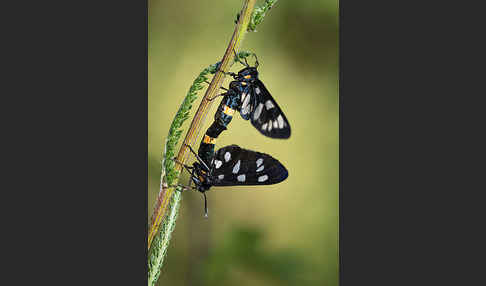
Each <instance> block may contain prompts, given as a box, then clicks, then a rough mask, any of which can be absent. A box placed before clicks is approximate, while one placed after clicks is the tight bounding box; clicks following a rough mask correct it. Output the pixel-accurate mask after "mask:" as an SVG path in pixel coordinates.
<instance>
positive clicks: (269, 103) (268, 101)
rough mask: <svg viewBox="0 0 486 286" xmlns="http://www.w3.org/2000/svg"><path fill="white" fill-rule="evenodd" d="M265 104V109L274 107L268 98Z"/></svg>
mask: <svg viewBox="0 0 486 286" xmlns="http://www.w3.org/2000/svg"><path fill="white" fill-rule="evenodd" d="M265 106H266V107H267V110H268V109H272V108H274V107H275V105H273V102H272V101H271V100H270V99H269V100H267V102H265Z"/></svg>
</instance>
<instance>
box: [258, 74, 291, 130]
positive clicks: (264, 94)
mask: <svg viewBox="0 0 486 286" xmlns="http://www.w3.org/2000/svg"><path fill="white" fill-rule="evenodd" d="M251 94H252V96H253V97H254V98H255V104H254V107H253V110H252V112H251V114H250V117H251V124H253V126H254V127H255V128H256V129H257V130H258V131H260V133H262V134H263V135H265V136H267V137H271V138H280V139H287V138H289V137H290V124H289V122H288V120H287V117H286V116H285V114H284V113H283V112H282V110H281V109H280V107H279V106H278V104H277V102H276V101H275V100H274V99H273V97H272V95H270V92H268V90H267V89H266V87H265V85H263V82H262V81H260V80H258V79H257V80H256V83H255V85H254V86H253V88H252V89H251Z"/></svg>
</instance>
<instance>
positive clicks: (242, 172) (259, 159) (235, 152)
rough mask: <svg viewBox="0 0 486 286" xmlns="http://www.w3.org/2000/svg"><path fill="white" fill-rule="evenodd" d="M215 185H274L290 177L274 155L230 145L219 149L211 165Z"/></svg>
mask: <svg viewBox="0 0 486 286" xmlns="http://www.w3.org/2000/svg"><path fill="white" fill-rule="evenodd" d="M210 176H211V180H212V185H213V186H239V185H272V184H277V183H280V182H282V181H283V180H285V179H286V178H287V177H288V171H287V169H286V168H285V167H284V166H283V165H282V164H281V163H280V162H279V161H278V160H277V159H275V158H273V157H272V156H270V155H268V154H265V153H260V152H256V151H252V150H247V149H243V148H241V147H239V146H237V145H230V146H226V147H223V148H221V149H219V150H218V151H217V152H216V154H215V157H214V160H213V163H212V165H211V175H210Z"/></svg>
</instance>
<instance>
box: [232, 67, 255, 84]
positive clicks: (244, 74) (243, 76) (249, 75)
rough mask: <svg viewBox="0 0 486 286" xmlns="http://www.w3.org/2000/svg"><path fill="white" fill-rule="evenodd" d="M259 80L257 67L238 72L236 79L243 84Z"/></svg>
mask: <svg viewBox="0 0 486 286" xmlns="http://www.w3.org/2000/svg"><path fill="white" fill-rule="evenodd" d="M257 78H258V70H257V68H256V67H246V68H244V69H242V70H240V71H239V72H238V74H237V75H236V77H235V79H237V80H238V81H241V82H253V81H254V80H255V79H257Z"/></svg>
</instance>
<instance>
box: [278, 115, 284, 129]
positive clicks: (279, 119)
mask: <svg viewBox="0 0 486 286" xmlns="http://www.w3.org/2000/svg"><path fill="white" fill-rule="evenodd" d="M277 121H278V128H283V127H284V120H283V117H282V114H280V115H279V116H278V117H277Z"/></svg>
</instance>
